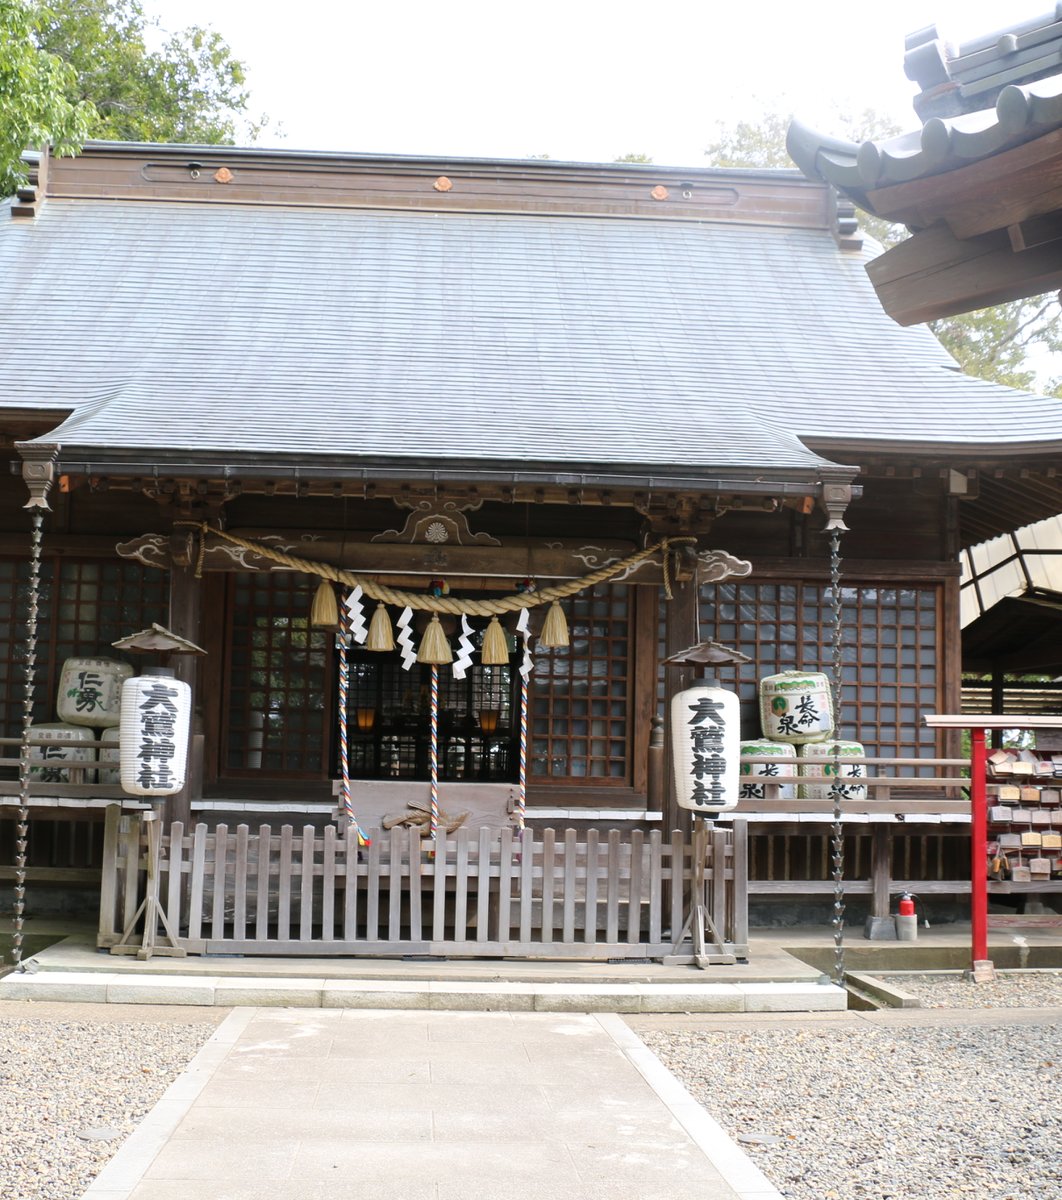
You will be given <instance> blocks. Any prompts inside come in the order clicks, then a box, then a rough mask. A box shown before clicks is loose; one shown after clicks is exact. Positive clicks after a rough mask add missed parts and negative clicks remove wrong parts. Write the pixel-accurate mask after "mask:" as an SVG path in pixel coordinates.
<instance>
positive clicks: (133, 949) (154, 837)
mask: <svg viewBox="0 0 1062 1200" xmlns="http://www.w3.org/2000/svg"><path fill="white" fill-rule="evenodd" d="M140 819H141V820H142V821H143V823H144V829H145V832H146V834H147V867H146V871H145V880H144V899H143V900H141V901H140V904H139V906H138V907H137V910H136V912H135V913H133V916H132V919H131V920H130V921H129V922H128V923H127V924H126V927H125V929H124V930H123V931H122V936H121V937H120V938H119V939H118V941H117V942H116V943H115V945H113V946H111V948H110V950H111V953H112V954H135V955H136V956H137V958H139V959H141V960H142V961H145V962H146V961H147V960H148V959H150V958H151V956H152V955H154V954H163V955H167V956H169V957H171V958H184V957H185V956H186V955H187V953H188V951H187V950H185V949H184V947H183V946H180V945H178V940H177V937H176V935H175V934H174V932H173V930H172V929H171V928H170V923H169V921H168V920H167V919H166V913H165V912H164V910H163V909H162V907H161V905H160V904H159V857H160V854H161V850H162V826H161V823H160V822H159V819H158V813H154V812H146V813H143V814H142V816H141V818H140ZM141 914H143V917H144V928H143V932H142V933H141V935H140V944H139V945H136V944H135V943H134V941H133V938H134V935H135V930H136V924H137V921H138V920H139V919H140V916H141ZM160 921H161V922H162V927H163V929H164V930H165V931H166V932H165V938H166V941H165V942H164V943H163V944H161V945H160V944H159V942H158V927H159V922H160Z"/></svg>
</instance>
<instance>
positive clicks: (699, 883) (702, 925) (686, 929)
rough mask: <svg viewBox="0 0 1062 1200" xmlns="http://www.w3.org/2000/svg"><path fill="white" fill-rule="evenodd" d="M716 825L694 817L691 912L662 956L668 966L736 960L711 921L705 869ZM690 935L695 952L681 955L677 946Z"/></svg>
mask: <svg viewBox="0 0 1062 1200" xmlns="http://www.w3.org/2000/svg"><path fill="white" fill-rule="evenodd" d="M713 828H714V822H712V821H708V820H706V819H705V818H703V817H699V818H696V819H695V820H694V823H693V840H692V843H691V853H692V859H691V862H690V911H689V915H688V916H687V917H686V920H685V922H684V923H683V926H682V929H681V931H680V932H679V935H678V937H677V938H676V939H675V942H674V945H673V946H672V952H671V953H670V954H668V955H665V957H664V959H663V962H664V964H665V965H666V966H690V965H695V966H698V967H700V968H701V970H702V971H703V970H705V969H706V968H707V967H711V966H730V965H732V964H733V963H736V962H737V955H736V954H735V953H734V947H733V946H729V945H727V943H726V942H725V941H724V939H723V936H722V934H720V932H719V930H718V928H717V927H716V924H715V921H714V920H712V914H711V912H710V911H709V909H708V905H707V903H706V900H705V870H706V868H707V865H708V843H709V833H710V832H711V830H712V829H713ZM715 869H716V870H720V871H721V870H722V869H723V864H722V863H721V862H720V863H716V864H715ZM709 933H710V934H711V935H712V941H708V940H707V934H709ZM687 935H689V937H690V940H691V941H692V943H693V953H692V954H679V953H678V948H679V946H681V945H682V943H683V942H684V941H685V940H686V936H687Z"/></svg>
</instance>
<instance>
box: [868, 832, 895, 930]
mask: <svg viewBox="0 0 1062 1200" xmlns="http://www.w3.org/2000/svg"><path fill="white" fill-rule="evenodd" d="M871 830H872V832H871V848H870V878H871V885H872V888H873V891H872V893H871V898H870V915H871V916H872V917H883V918H888V916H889V880H890V878H891V876H892V830H891V828H890V827H889V826H888V825H886V824H885V822H884V821H877V822H875V824H874V825H873V826H872V827H871Z"/></svg>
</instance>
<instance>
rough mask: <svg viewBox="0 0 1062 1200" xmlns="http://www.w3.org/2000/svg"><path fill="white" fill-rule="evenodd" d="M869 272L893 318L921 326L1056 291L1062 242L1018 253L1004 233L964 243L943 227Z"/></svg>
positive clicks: (907, 243)
mask: <svg viewBox="0 0 1062 1200" xmlns="http://www.w3.org/2000/svg"><path fill="white" fill-rule="evenodd" d="M867 274H868V275H869V276H870V281H871V283H873V285H874V290H875V291H876V292H877V293H878V299H879V300H880V301H881V304H882V307H883V308H884V309H885V311H886V312H887V313H888V314H889V316H890V317H892V319H893V320H894V321H897V322H898V323H899V324H900V325H917V324H919V323H921V322H922V321H935V320H937V319H938V318H939V317H952V316H955V315H956V314H957V313H964V312H971V311H972V310H973V309H976V308H987V307H988V306H990V305H993V304H1003V303H1004V302H1005V301H1007V300H1020V299H1024V298H1025V297H1027V296H1038V295H1040V293H1041V292H1050V291H1055V290H1056V289H1058V288H1059V287H1060V286H1062V242H1054V243H1050V244H1048V245H1046V246H1043V247H1041V248H1040V249H1039V250H1037V252H1036V253H1035V254H1015V253H1014V251H1013V250H1012V249H1011V247H1010V239H1009V238H1008V237H1007V234H1006V232H1005V231H1002V230H1001V231H999V232H997V233H990V234H984V235H983V236H981V237H978V238H971V239H969V240H967V241H959V239H958V238H956V237H955V236H954V235H953V234H952V232H951V231H950V230H949V229H948V227H947V226H946V225H943V224H940V225H934V226H933V227H932V228H930V229H924V230H922V232H921V233H916V234H915V235H914V236H913V237H909V238H908V239H907V241H905V242H901V243H900V244H899V245H898V246H894V247H893V248H892V249H891V250H887V251H886V252H885V253H884V254H882V255H881V256H880V257H879V258H876V259H874V261H873V262H871V263H868V264H867Z"/></svg>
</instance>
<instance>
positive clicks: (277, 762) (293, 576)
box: [223, 571, 334, 778]
mask: <svg viewBox="0 0 1062 1200" xmlns="http://www.w3.org/2000/svg"><path fill="white" fill-rule="evenodd" d="M316 586H317V581H316V580H315V579H312V578H310V577H308V576H304V575H300V574H298V573H296V572H287V571H285V572H240V573H238V574H236V575H234V576H233V577H232V578H231V579H230V581H229V587H230V597H229V601H230V603H229V608H230V612H231V613H232V620H231V624H230V643H229V647H228V659H229V662H228V670H227V672H226V679H227V704H226V706H225V709H226V722H225V726H226V727H225V731H224V734H223V744H224V746H225V757H224V763H225V768H226V770H227V771H229V772H234V771H235V772H242V771H258V770H261V771H264V772H267V773H269V774H271V775H277V774H280V775H300V776H311V777H319V778H324V776H325V775H326V773H327V770H328V747H329V744H330V740H331V720H330V716H331V713H332V711H333V701H332V691H333V687H334V683H333V678H332V642H333V637H332V635H331V634H330V633H327V632H325V631H322V630H319V629H311V628H310V607H311V605H312V603H313V593H314V591H315V589H316Z"/></svg>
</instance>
